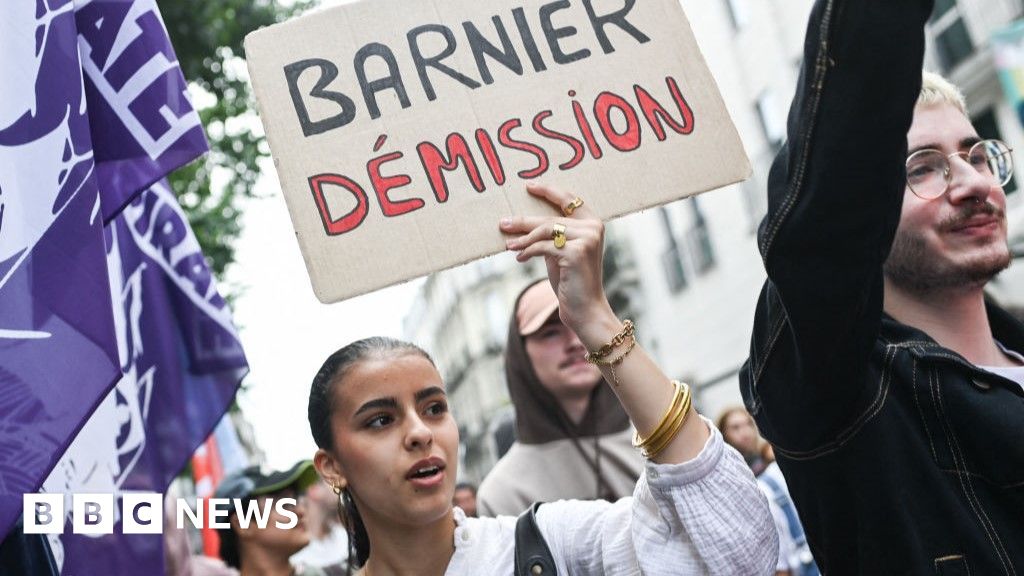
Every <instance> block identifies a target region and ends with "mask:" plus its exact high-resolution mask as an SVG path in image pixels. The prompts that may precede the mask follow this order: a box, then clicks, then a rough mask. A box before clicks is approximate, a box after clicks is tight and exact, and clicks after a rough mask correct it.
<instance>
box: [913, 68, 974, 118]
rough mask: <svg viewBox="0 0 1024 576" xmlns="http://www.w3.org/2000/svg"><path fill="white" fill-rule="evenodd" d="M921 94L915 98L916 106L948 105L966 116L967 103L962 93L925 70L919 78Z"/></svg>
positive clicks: (946, 81)
mask: <svg viewBox="0 0 1024 576" xmlns="http://www.w3.org/2000/svg"><path fill="white" fill-rule="evenodd" d="M921 80H922V81H921V94H920V95H919V96H918V97H917V105H918V106H937V105H939V104H949V105H951V106H953V107H955V108H956V109H957V110H959V111H960V112H963V114H964V116H967V102H966V101H965V100H964V95H963V92H960V89H959V88H957V87H956V86H954V85H953V83H952V82H950V81H949V80H946V79H945V78H943V77H942V76H941V75H939V74H936V73H934V72H928V71H927V70H925V71H924V72H923V74H922V77H921Z"/></svg>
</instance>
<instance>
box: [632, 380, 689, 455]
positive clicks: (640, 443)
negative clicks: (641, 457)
mask: <svg viewBox="0 0 1024 576" xmlns="http://www.w3.org/2000/svg"><path fill="white" fill-rule="evenodd" d="M672 387H673V389H674V390H673V394H672V402H671V403H670V404H669V407H668V410H666V411H665V415H664V416H662V418H661V421H660V422H658V425H657V426H655V427H654V430H653V431H651V434H650V435H649V436H648V437H647V438H641V437H640V431H639V430H638V431H636V433H635V434H634V435H633V446H635V447H636V448H640V449H644V448H646V447H648V446H650V445H652V444H653V443H655V442H658V441H660V440H661V438H662V436H664V435H665V434H666V432H667V431H668V430H669V428H670V426H669V423H670V422H672V421H674V420H675V419H676V418H678V416H679V413H680V410H681V409H682V408H683V405H684V404H686V403H687V401H688V399H689V396H690V387H689V386H688V385H686V384H684V383H682V382H679V381H678V380H673V381H672Z"/></svg>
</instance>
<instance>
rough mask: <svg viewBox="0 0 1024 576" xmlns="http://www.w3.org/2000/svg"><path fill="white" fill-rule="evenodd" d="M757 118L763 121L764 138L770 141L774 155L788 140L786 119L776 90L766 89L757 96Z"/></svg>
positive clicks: (769, 144)
mask: <svg viewBox="0 0 1024 576" xmlns="http://www.w3.org/2000/svg"><path fill="white" fill-rule="evenodd" d="M756 108H757V118H758V120H760V122H761V130H762V132H764V139H765V140H766V141H767V142H768V146H769V148H770V149H771V154H772V156H774V155H775V153H777V152H778V151H779V149H780V148H782V143H783V142H784V141H785V140H786V119H785V116H784V115H783V114H782V113H781V110H782V108H781V107H780V106H779V102H778V97H777V96H776V95H775V91H774V90H765V91H764V92H762V93H761V95H760V96H758V97H757V106H756Z"/></svg>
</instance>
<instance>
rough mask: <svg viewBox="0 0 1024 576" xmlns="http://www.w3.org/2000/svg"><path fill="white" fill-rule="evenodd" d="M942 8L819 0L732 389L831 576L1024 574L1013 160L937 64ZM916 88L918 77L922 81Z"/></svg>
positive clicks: (1022, 387)
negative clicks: (1002, 299)
mask: <svg viewBox="0 0 1024 576" xmlns="http://www.w3.org/2000/svg"><path fill="white" fill-rule="evenodd" d="M932 8H933V3H932V1H930V0H901V1H899V2H893V1H891V0H862V1H859V2H854V1H852V0H819V1H818V2H817V3H816V5H815V8H814V10H813V12H812V19H811V24H810V26H809V28H808V39H807V42H806V44H805V46H806V47H807V48H806V54H805V58H804V69H803V71H802V73H801V79H800V84H799V86H798V88H797V93H796V96H795V99H794V102H793V108H792V111H791V113H790V118H789V125H788V130H789V141H788V143H787V144H786V146H785V147H784V148H783V150H782V151H781V152H780V154H779V157H778V158H777V159H776V161H775V164H774V165H773V167H772V171H771V175H770V178H769V190H768V195H769V212H768V215H767V217H766V218H765V220H764V222H762V224H761V228H760V231H759V235H758V240H759V248H760V250H761V253H762V256H763V259H764V263H765V268H766V269H767V272H768V281H767V282H766V283H765V286H764V289H763V291H762V293H761V297H760V301H759V303H758V308H757V312H756V316H755V322H754V330H753V337H752V342H751V348H750V357H749V359H748V361H747V363H746V364H745V365H744V367H743V370H742V371H741V377H740V385H741V391H742V393H743V395H744V399H745V401H746V404H747V408H748V410H749V411H750V412H751V413H752V414H753V415H754V417H755V419H756V420H757V424H758V427H759V428H760V430H761V432H762V434H763V435H764V436H765V437H766V438H767V439H768V440H769V441H770V442H771V443H772V444H773V446H774V448H775V454H776V456H777V458H778V463H779V465H780V467H781V468H782V470H783V472H784V473H785V476H786V479H787V482H788V484H789V488H790V492H791V494H792V496H793V499H794V501H795V503H796V505H797V508H798V510H799V512H800V515H801V519H802V521H803V525H804V528H805V529H806V532H807V537H808V540H809V542H810V545H811V549H812V551H813V553H814V556H815V558H816V560H817V562H818V565H819V567H820V568H821V570H822V573H824V574H829V575H830V576H833V575H843V574H975V575H977V574H986V575H993V574H1007V575H1009V574H1024V442H1022V441H1021V440H1022V438H1024V357H1022V356H1021V353H1022V352H1024V325H1022V324H1021V322H1020V321H1018V320H1016V319H1014V318H1013V317H1011V316H1010V315H1009V314H1007V313H1006V312H1005V311H1003V310H1001V309H1000V308H998V307H997V306H995V305H993V304H991V303H988V302H986V300H985V295H984V288H985V285H986V284H987V283H988V282H989V281H990V280H991V279H992V278H993V277H995V275H996V274H998V273H999V272H1000V271H1001V270H1003V269H1004V268H1006V267H1007V266H1008V265H1009V263H1010V251H1009V248H1008V246H1007V224H1006V195H1005V193H1004V191H1003V188H1002V187H1003V186H1004V185H1005V184H1007V183H1008V182H1009V181H1010V179H1011V178H1012V176H1013V162H1012V158H1011V153H1010V150H1009V149H1008V148H1007V146H1006V145H1005V144H1003V143H1002V142H999V141H996V140H985V139H982V138H981V137H979V135H978V134H977V132H976V131H975V129H974V128H973V126H972V125H971V123H970V120H969V118H968V116H967V112H966V109H965V106H964V102H963V97H962V96H961V95H960V93H959V92H958V91H957V90H956V88H955V87H953V86H952V85H950V84H949V83H948V82H946V81H945V80H943V79H942V78H940V77H938V76H935V75H932V74H925V75H924V78H923V81H922V75H921V65H922V60H923V53H924V33H923V29H924V25H925V22H926V21H927V20H928V18H929V16H930V14H931V12H932ZM922 84H923V85H922Z"/></svg>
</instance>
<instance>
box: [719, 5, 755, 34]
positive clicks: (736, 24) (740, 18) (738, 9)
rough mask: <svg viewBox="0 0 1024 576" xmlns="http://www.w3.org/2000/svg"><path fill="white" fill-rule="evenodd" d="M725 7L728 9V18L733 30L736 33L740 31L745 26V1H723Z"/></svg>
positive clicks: (746, 17)
mask: <svg viewBox="0 0 1024 576" xmlns="http://www.w3.org/2000/svg"><path fill="white" fill-rule="evenodd" d="M725 5H726V7H728V8H729V18H730V19H731V20H732V27H733V30H736V31H737V32H738V31H740V30H742V29H743V27H744V26H746V25H747V19H748V18H749V16H748V14H747V0H725Z"/></svg>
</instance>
